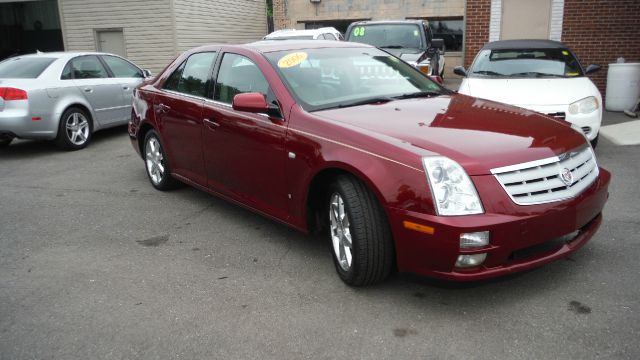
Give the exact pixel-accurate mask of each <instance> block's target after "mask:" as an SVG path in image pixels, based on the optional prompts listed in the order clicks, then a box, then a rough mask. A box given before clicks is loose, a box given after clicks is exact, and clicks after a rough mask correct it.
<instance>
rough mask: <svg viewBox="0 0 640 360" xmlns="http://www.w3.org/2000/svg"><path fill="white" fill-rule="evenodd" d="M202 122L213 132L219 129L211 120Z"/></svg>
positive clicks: (218, 125) (217, 124)
mask: <svg viewBox="0 0 640 360" xmlns="http://www.w3.org/2000/svg"><path fill="white" fill-rule="evenodd" d="M202 122H203V123H204V124H205V125H206V126H207V127H208V128H209V129H211V130H215V129H217V128H219V127H220V124H219V123H217V122H215V121H213V120H211V119H202Z"/></svg>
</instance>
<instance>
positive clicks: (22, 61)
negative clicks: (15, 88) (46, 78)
mask: <svg viewBox="0 0 640 360" xmlns="http://www.w3.org/2000/svg"><path fill="white" fill-rule="evenodd" d="M55 60H56V59H53V58H46V57H24V58H21V57H16V58H10V59H7V60H4V61H2V62H0V79H35V78H37V77H38V76H40V74H42V73H43V72H44V70H45V69H46V68H47V67H49V65H51V63H52V62H54V61H55Z"/></svg>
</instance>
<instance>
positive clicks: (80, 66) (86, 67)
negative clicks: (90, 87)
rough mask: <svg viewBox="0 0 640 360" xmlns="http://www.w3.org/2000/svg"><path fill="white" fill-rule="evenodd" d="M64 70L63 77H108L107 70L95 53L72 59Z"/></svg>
mask: <svg viewBox="0 0 640 360" xmlns="http://www.w3.org/2000/svg"><path fill="white" fill-rule="evenodd" d="M67 66H68V67H69V68H68V69H66V68H65V71H63V74H62V78H63V79H64V78H65V76H68V75H71V77H72V78H73V79H80V80H82V79H101V78H108V77H109V74H108V73H107V70H106V69H105V68H104V66H102V63H101V62H100V60H98V58H97V57H96V56H94V55H87V56H80V57H77V58H74V59H72V60H71V61H70V62H69V64H68V65H67Z"/></svg>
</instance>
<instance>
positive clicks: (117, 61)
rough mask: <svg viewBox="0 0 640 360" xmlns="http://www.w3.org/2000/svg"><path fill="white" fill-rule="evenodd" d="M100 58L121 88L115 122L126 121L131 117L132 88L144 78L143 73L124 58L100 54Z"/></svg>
mask: <svg viewBox="0 0 640 360" xmlns="http://www.w3.org/2000/svg"><path fill="white" fill-rule="evenodd" d="M100 58H101V59H102V60H103V61H104V63H105V64H106V65H107V67H108V68H109V70H110V71H111V74H113V77H115V78H116V79H118V84H119V85H120V88H121V89H122V108H121V110H120V116H119V120H115V121H117V122H121V123H123V124H124V123H126V122H127V121H129V119H130V118H131V102H132V101H133V89H135V87H136V86H138V85H140V83H141V82H142V80H144V74H143V73H142V70H140V69H139V68H138V67H137V66H135V65H133V64H131V63H130V62H128V61H126V60H125V59H122V58H119V57H116V56H110V55H101V56H100Z"/></svg>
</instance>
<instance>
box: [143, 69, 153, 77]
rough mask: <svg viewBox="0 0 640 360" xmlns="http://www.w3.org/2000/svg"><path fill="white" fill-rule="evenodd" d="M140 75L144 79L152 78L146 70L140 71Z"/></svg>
mask: <svg viewBox="0 0 640 360" xmlns="http://www.w3.org/2000/svg"><path fill="white" fill-rule="evenodd" d="M142 75H143V76H144V78H145V79H146V78H150V77H151V76H152V74H151V71H149V70H147V69H142Z"/></svg>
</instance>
